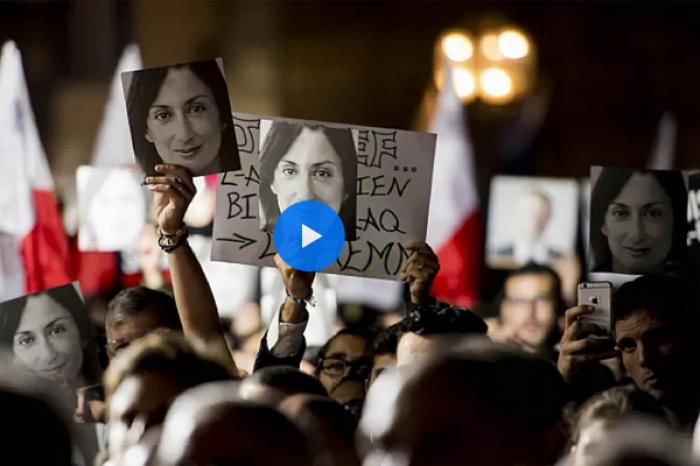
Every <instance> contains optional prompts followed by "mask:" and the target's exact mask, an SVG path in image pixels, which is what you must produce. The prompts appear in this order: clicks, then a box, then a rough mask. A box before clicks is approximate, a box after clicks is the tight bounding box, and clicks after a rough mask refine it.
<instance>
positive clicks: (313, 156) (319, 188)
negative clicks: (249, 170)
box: [271, 128, 345, 212]
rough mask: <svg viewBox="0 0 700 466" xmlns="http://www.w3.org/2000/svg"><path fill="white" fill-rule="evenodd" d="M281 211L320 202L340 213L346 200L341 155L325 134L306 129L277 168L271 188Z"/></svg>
mask: <svg viewBox="0 0 700 466" xmlns="http://www.w3.org/2000/svg"><path fill="white" fill-rule="evenodd" d="M271 189H272V192H273V193H275V194H276V195H277V201H278V204H279V209H280V212H283V211H284V210H285V209H286V208H287V207H289V206H290V205H292V204H295V203H297V202H300V201H308V200H317V201H321V202H323V203H324V204H326V205H328V206H329V207H330V208H332V209H333V210H334V211H336V212H340V207H341V205H342V203H343V200H344V197H345V190H344V182H343V165H342V163H341V160H340V156H339V155H338V153H336V151H335V149H333V146H331V144H330V142H328V139H327V138H326V136H325V135H324V134H323V132H322V131H319V130H312V129H309V128H304V129H303V130H302V131H301V133H300V134H299V136H298V137H297V138H296V140H295V141H294V143H292V145H291V147H290V148H289V150H288V151H287V153H286V154H285V155H284V157H282V159H281V160H280V161H279V163H278V164H277V167H276V168H275V173H274V178H273V181H272V186H271Z"/></svg>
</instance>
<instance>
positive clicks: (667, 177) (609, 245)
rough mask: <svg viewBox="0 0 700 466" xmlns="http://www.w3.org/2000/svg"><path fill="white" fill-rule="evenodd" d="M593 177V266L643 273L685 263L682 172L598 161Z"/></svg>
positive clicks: (591, 266)
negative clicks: (618, 166)
mask: <svg viewBox="0 0 700 466" xmlns="http://www.w3.org/2000/svg"><path fill="white" fill-rule="evenodd" d="M596 171H599V174H598V177H597V179H596V178H595V175H596ZM591 178H592V179H593V180H594V182H595V184H594V186H593V191H592V193H591V217H590V257H589V270H590V271H591V272H612V273H622V274H631V275H641V274H647V273H654V272H664V271H672V270H678V269H679V268H681V269H682V268H683V267H684V263H685V255H686V240H685V224H686V215H687V212H686V210H687V189H686V185H685V181H684V179H683V175H682V174H681V172H678V171H663V170H632V169H622V168H609V167H604V168H600V167H594V168H593V169H592V171H591Z"/></svg>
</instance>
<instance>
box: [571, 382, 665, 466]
mask: <svg viewBox="0 0 700 466" xmlns="http://www.w3.org/2000/svg"><path fill="white" fill-rule="evenodd" d="M639 416H645V417H650V418H654V419H658V420H659V421H666V418H665V414H664V411H663V407H662V406H661V404H659V402H658V401H656V400H655V399H654V398H653V397H652V396H651V395H649V394H647V393H645V392H642V391H641V390H639V389H638V388H637V387H635V386H634V385H626V386H618V387H613V388H610V389H608V390H605V391H603V392H600V393H598V394H597V395H594V396H593V397H591V398H590V399H589V400H588V401H586V402H585V403H584V404H583V406H581V408H579V410H578V412H577V413H576V416H575V418H574V419H573V422H572V423H571V461H570V462H569V463H568V464H569V465H570V466H586V465H587V464H588V461H589V459H590V457H591V456H593V455H595V454H596V451H597V450H599V449H600V448H601V447H603V446H604V443H605V442H604V439H605V438H606V436H607V434H608V432H609V431H610V429H611V428H612V427H613V426H614V425H615V424H616V423H619V422H621V421H624V420H625V419H628V418H630V417H639Z"/></svg>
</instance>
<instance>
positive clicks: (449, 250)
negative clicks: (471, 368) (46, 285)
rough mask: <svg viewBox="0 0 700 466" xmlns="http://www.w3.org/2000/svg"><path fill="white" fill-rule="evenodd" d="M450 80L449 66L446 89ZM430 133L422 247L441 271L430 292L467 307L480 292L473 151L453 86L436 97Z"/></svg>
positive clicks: (479, 250)
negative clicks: (432, 143)
mask: <svg viewBox="0 0 700 466" xmlns="http://www.w3.org/2000/svg"><path fill="white" fill-rule="evenodd" d="M451 74H452V73H451V69H450V68H449V65H448V68H447V69H446V73H445V79H444V82H445V83H451V82H452V79H451ZM429 131H430V132H432V133H435V134H437V146H436V148H435V165H434V166H435V168H434V169H433V182H432V191H431V193H430V211H429V215H428V234H427V241H428V244H429V245H430V246H431V247H432V248H433V249H434V250H435V252H436V253H437V255H438V257H439V259H440V265H441V268H440V272H439V273H438V275H437V277H435V282H434V283H433V289H432V292H433V295H434V296H435V297H436V298H437V299H439V300H441V301H446V302H449V303H453V304H458V305H462V306H471V305H473V304H474V302H475V301H476V299H477V297H478V290H479V280H478V276H479V269H480V266H481V225H480V215H479V203H478V195H477V188H476V177H475V174H474V160H473V159H474V155H473V150H472V145H471V141H470V139H469V134H468V132H467V125H466V118H465V114H464V109H463V105H462V101H461V100H460V98H459V97H458V96H457V94H456V92H455V90H454V87H453V86H449V85H444V86H442V89H441V90H440V91H439V93H438V95H437V105H436V108H435V113H434V114H433V116H432V120H431V122H430V127H429Z"/></svg>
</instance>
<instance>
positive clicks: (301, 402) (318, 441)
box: [279, 394, 359, 466]
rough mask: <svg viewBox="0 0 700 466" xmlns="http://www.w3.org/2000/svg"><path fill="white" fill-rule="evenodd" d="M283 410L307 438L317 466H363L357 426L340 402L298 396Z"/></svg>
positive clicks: (310, 396) (287, 400)
mask: <svg viewBox="0 0 700 466" xmlns="http://www.w3.org/2000/svg"><path fill="white" fill-rule="evenodd" d="M279 410H280V411H281V412H283V413H284V414H286V415H287V417H289V419H291V420H292V422H294V424H295V425H296V426H297V427H298V428H299V429H300V430H301V431H302V432H303V433H304V434H305V435H306V438H307V439H308V440H309V446H310V447H311V453H312V455H313V457H314V460H315V461H314V464H318V465H321V464H333V465H336V466H359V459H358V457H357V453H356V451H355V428H356V422H355V419H354V418H353V416H352V414H350V413H349V412H348V411H347V410H346V409H345V408H344V407H343V406H341V405H340V404H339V403H338V402H336V401H333V400H331V399H330V398H328V397H321V396H318V395H308V394H298V395H292V396H290V397H288V398H286V399H285V400H284V401H283V402H282V403H281V404H280V406H279ZM329 460H330V461H329Z"/></svg>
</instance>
